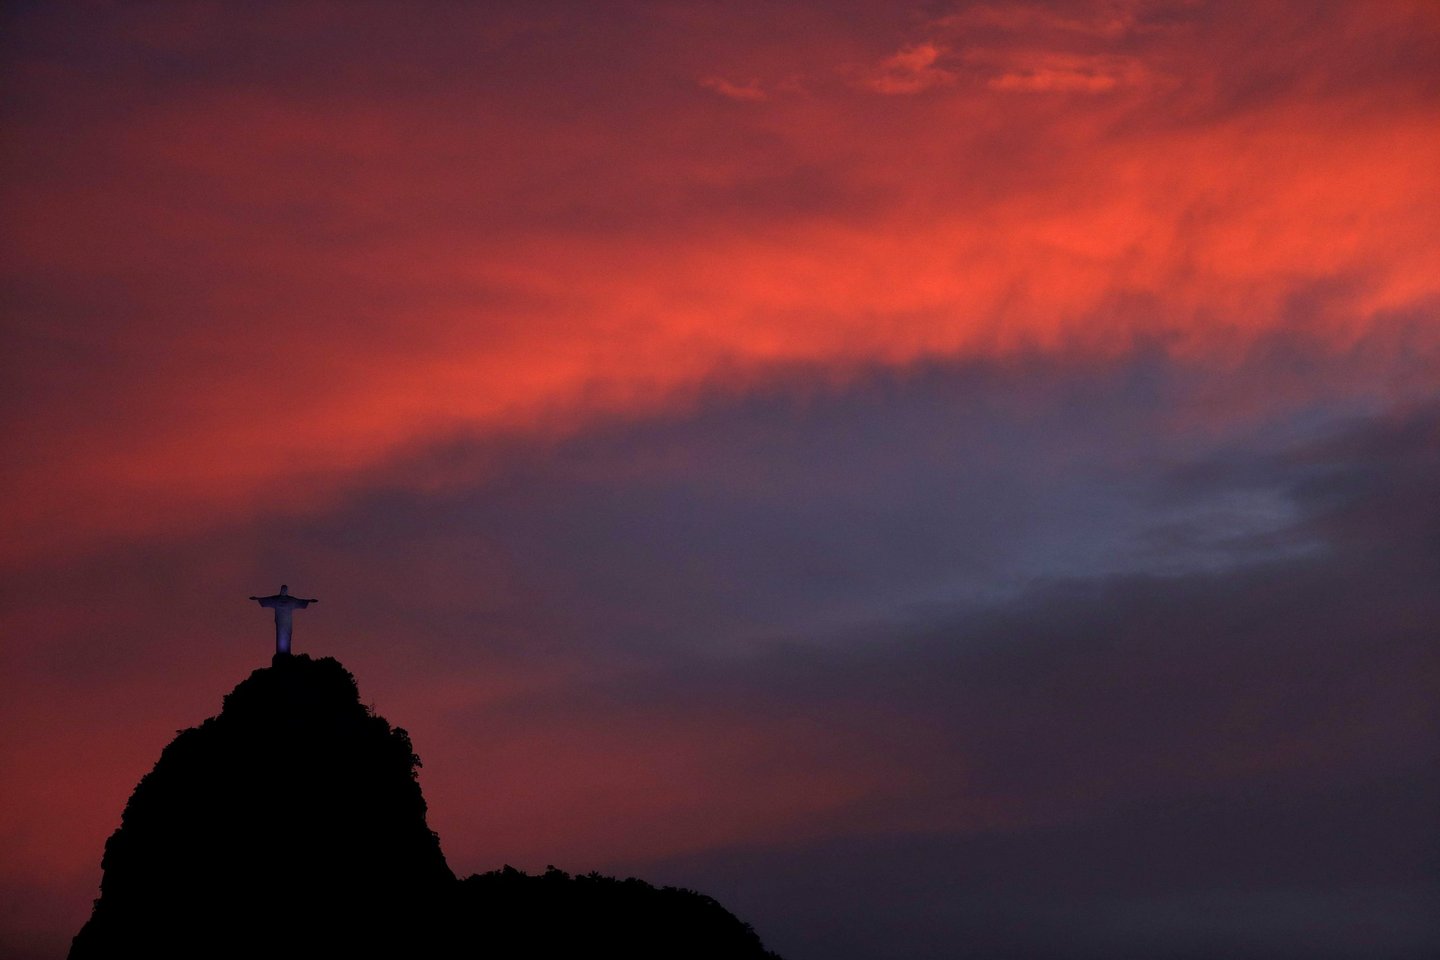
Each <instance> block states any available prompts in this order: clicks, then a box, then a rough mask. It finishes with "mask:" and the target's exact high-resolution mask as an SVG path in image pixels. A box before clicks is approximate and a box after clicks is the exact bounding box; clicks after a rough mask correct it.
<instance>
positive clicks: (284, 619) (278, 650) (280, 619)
mask: <svg viewBox="0 0 1440 960" xmlns="http://www.w3.org/2000/svg"><path fill="white" fill-rule="evenodd" d="M250 599H251V600H256V601H259V603H260V606H262V607H274V608H275V655H276V656H289V654H290V612H291V611H292V610H294V609H295V608H296V607H299V608H300V609H302V610H303V609H305V608H306V607H308V606H310V604H312V603H319V602H320V601H319V600H302V599H301V598H300V597H292V596H290V588H289V587H287V586H286V585H285V584H283V583H282V584H280V592H279V593H277V594H275V595H274V596H273V597H251V598H250Z"/></svg>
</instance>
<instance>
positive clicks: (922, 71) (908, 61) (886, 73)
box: [861, 42, 955, 94]
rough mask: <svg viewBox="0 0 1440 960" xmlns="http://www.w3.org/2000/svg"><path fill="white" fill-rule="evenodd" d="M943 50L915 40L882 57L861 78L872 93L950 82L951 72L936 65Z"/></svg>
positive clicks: (912, 90) (911, 90) (913, 89)
mask: <svg viewBox="0 0 1440 960" xmlns="http://www.w3.org/2000/svg"><path fill="white" fill-rule="evenodd" d="M943 52H944V51H942V50H941V48H940V47H938V46H936V45H935V44H933V43H928V42H927V43H917V44H915V45H914V46H911V47H905V48H903V49H902V50H900V51H899V52H897V53H895V54H893V55H891V56H889V57H886V58H885V59H884V60H882V61H881V62H880V64H879V66H877V67H876V68H875V69H874V70H872V71H871V72H870V73H869V74H868V75H867V76H866V77H864V79H863V80H862V81H861V84H862V86H865V87H867V88H869V89H871V90H874V91H875V92H876V93H888V94H905V93H921V92H923V91H925V90H929V89H931V88H932V87H939V86H944V85H945V84H949V83H953V82H954V80H955V74H954V73H952V72H950V71H949V70H946V69H944V68H943V67H940V66H937V63H938V61H939V60H940V55H941V54H942V53H943Z"/></svg>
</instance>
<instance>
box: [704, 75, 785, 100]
mask: <svg viewBox="0 0 1440 960" xmlns="http://www.w3.org/2000/svg"><path fill="white" fill-rule="evenodd" d="M700 86H702V87H705V88H706V89H707V90H714V91H715V92H716V93H718V94H720V95H721V96H722V97H729V98H730V99H731V100H752V101H755V100H768V99H770V95H769V94H767V93H766V92H765V89H764V88H763V87H762V86H760V81H759V80H750V81H749V82H748V83H732V82H731V81H729V80H726V79H725V78H724V77H706V78H704V79H703V80H701V81H700Z"/></svg>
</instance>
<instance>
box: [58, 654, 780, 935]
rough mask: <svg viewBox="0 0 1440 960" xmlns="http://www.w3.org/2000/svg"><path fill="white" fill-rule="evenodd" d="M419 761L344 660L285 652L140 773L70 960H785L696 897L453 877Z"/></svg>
mask: <svg viewBox="0 0 1440 960" xmlns="http://www.w3.org/2000/svg"><path fill="white" fill-rule="evenodd" d="M419 766H420V760H419V758H418V757H417V756H416V755H415V753H414V750H413V749H412V747H411V743H410V738H409V736H408V735H407V734H406V732H405V731H404V730H402V729H400V728H398V727H391V726H390V724H389V723H388V722H386V721H385V719H384V718H382V717H380V716H377V715H376V714H375V713H374V712H373V711H371V710H370V709H369V708H367V707H366V706H364V705H363V704H362V703H361V702H360V696H359V691H358V688H357V687H356V684H355V678H354V677H353V676H351V675H350V673H349V672H348V671H347V670H346V669H345V668H344V667H343V666H341V664H340V663H339V662H338V661H336V660H334V659H332V658H328V657H327V658H323V659H311V658H310V657H308V656H305V655H303V654H301V655H298V656H277V657H276V658H275V660H274V662H273V664H272V665H271V666H270V667H268V668H262V669H259V670H256V671H255V672H254V673H252V674H251V675H250V676H249V678H247V679H246V680H244V681H242V682H241V683H240V685H239V686H237V687H236V688H235V689H234V690H233V691H232V692H231V693H230V694H229V695H228V696H226V697H225V702H224V707H223V709H222V710H221V712H220V714H219V715H218V716H215V717H211V718H210V719H208V720H206V721H205V722H204V723H202V724H201V725H200V726H198V727H192V728H190V729H188V730H182V731H180V732H179V734H178V735H177V736H176V737H175V739H174V740H173V741H172V742H171V743H170V745H169V746H167V747H166V748H165V750H164V751H163V752H162V753H161V755H160V759H159V761H158V762H157V763H156V764H155V768H154V769H153V770H152V771H151V772H150V773H148V774H146V775H145V776H144V777H143V778H141V780H140V783H139V784H138V785H137V786H136V788H135V792H134V793H133V794H132V795H131V797H130V801H129V803H128V804H126V807H125V812H124V814H123V816H122V818H121V824H120V827H119V829H117V830H116V831H115V833H114V834H112V835H111V837H110V839H109V840H108V841H107V842H106V844H105V855H104V859H103V861H102V867H103V870H104V876H103V879H102V880H101V884H100V897H99V899H97V900H96V901H95V908H94V911H93V913H92V914H91V917H90V919H89V921H88V922H87V923H86V924H85V926H84V927H83V928H81V930H80V932H79V933H78V934H77V935H76V937H75V940H74V942H73V944H72V945H71V949H70V960H96V958H121V957H124V958H129V957H146V958H171V957H175V958H178V957H186V958H195V957H241V956H245V957H266V958H285V957H302V956H303V957H306V958H308V960H315V958H325V957H379V956H387V957H431V956H436V957H438V956H442V955H443V956H446V957H482V956H487V955H490V954H497V955H501V956H503V955H511V954H514V955H520V954H524V955H527V956H532V957H548V956H560V955H562V954H564V955H573V954H575V953H576V952H578V951H580V950H582V949H583V950H587V951H588V950H601V951H604V952H605V953H609V954H614V955H616V956H619V957H628V958H652V957H653V958H660V957H666V958H670V957H677V956H685V957H695V958H702V960H710V958H713V960H722V958H724V960H731V958H734V960H741V958H752V957H753V958H770V960H775V955H774V954H772V953H769V952H768V951H766V950H765V949H764V947H763V946H762V945H761V943H760V940H759V938H758V937H757V936H756V935H755V933H754V932H753V931H752V930H751V929H750V927H749V926H747V925H746V924H744V923H742V922H740V921H739V920H738V919H736V918H735V917H734V916H733V915H731V914H730V913H729V912H728V911H726V910H725V909H724V908H723V907H721V906H720V905H719V904H718V903H716V902H715V901H714V900H712V899H710V898H709V897H706V896H703V895H701V894H698V893H695V892H693V891H689V890H680V889H676V888H673V887H663V888H657V887H654V886H652V885H650V884H648V883H645V882H644V881H641V880H635V879H629V880H623V881H622V880H616V879H614V878H610V877H602V876H600V875H599V874H594V873H592V874H588V875H584V876H575V877H572V876H570V875H569V874H566V873H564V872H563V871H560V870H557V869H555V868H553V867H552V868H550V869H549V870H547V871H546V872H545V873H544V874H541V875H538V876H529V875H527V874H525V873H522V872H520V871H518V870H514V869H513V868H510V867H508V866H507V867H505V868H504V869H502V870H498V871H494V872H491V873H486V874H479V875H475V876H471V877H469V878H467V879H465V880H463V881H462V880H458V879H456V877H455V875H454V874H453V873H452V872H451V870H450V868H449V866H448V865H447V864H446V862H445V856H444V854H443V852H442V851H441V849H440V842H439V838H438V837H437V836H436V835H435V833H434V832H433V831H431V830H430V828H429V827H428V826H427V825H426V822H425V799H424V797H423V796H422V794H421V792H420V784H419V782H418V780H417V779H416V770H417V769H418V767H419Z"/></svg>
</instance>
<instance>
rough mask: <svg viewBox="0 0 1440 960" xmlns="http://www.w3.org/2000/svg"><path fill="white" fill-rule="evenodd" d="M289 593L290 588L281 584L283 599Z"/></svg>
mask: <svg viewBox="0 0 1440 960" xmlns="http://www.w3.org/2000/svg"><path fill="white" fill-rule="evenodd" d="M289 592H290V588H289V587H287V586H285V584H283V583H282V584H280V595H281V596H282V597H283V596H284V595H285V594H287V593H289Z"/></svg>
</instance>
